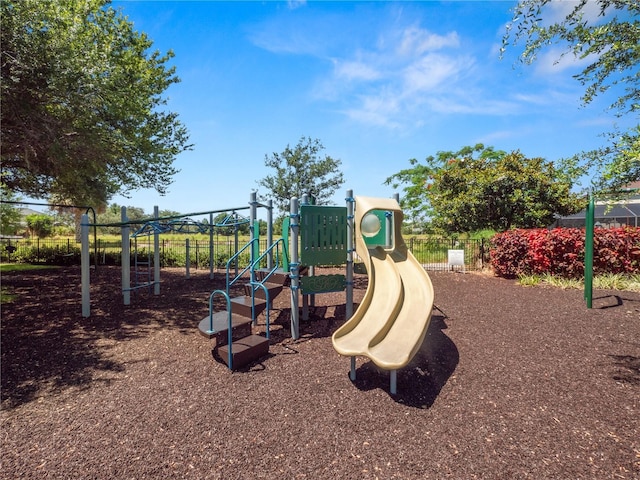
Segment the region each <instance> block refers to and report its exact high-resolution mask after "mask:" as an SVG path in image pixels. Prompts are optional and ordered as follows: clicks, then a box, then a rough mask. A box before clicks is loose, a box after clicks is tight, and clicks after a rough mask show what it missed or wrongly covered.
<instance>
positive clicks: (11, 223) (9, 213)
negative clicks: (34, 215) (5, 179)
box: [0, 183, 22, 235]
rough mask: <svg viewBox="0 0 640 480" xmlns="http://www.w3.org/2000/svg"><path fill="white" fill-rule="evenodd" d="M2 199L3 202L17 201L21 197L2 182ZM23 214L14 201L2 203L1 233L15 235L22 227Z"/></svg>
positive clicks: (0, 196)
mask: <svg viewBox="0 0 640 480" xmlns="http://www.w3.org/2000/svg"><path fill="white" fill-rule="evenodd" d="M0 200H2V201H3V202H5V201H6V202H17V201H19V200H20V199H19V198H18V197H16V195H15V194H14V193H13V192H11V191H9V190H7V187H6V186H5V185H4V184H3V183H0ZM21 219H22V215H21V214H20V209H19V208H18V207H17V206H16V205H14V204H12V203H0V234H2V235H15V234H16V233H17V232H18V229H19V228H20V220H21Z"/></svg>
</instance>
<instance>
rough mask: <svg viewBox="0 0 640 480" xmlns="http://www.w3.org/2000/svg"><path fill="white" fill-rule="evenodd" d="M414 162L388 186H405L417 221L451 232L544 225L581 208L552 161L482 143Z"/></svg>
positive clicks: (405, 201)
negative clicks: (422, 161) (494, 147)
mask: <svg viewBox="0 0 640 480" xmlns="http://www.w3.org/2000/svg"><path fill="white" fill-rule="evenodd" d="M410 163H411V165H412V167H411V168H408V169H405V170H401V171H400V172H398V173H396V174H394V175H392V176H391V177H389V178H388V179H387V180H386V183H387V184H390V185H393V187H394V188H397V187H398V186H400V185H401V184H404V185H405V187H404V189H403V190H404V193H405V195H404V199H403V206H404V207H405V208H406V209H407V210H408V212H409V214H410V216H411V217H412V218H413V220H414V221H416V222H420V221H430V222H431V224H432V226H433V227H435V228H437V229H441V230H444V231H445V232H447V233H461V232H471V231H477V230H482V229H492V230H497V231H503V230H508V229H509V228H512V227H520V228H533V227H543V226H547V225H549V224H550V223H552V222H553V220H554V218H555V216H556V215H567V214H570V213H573V212H575V211H576V210H578V209H579V208H580V206H581V204H580V200H579V197H578V196H577V195H575V194H572V193H571V192H570V189H571V182H570V181H569V180H568V179H566V178H565V177H564V176H563V175H562V174H561V173H560V172H559V171H557V170H556V169H555V168H554V166H553V164H552V163H551V162H545V161H544V160H543V159H542V158H532V159H529V158H526V157H525V156H524V155H523V154H522V153H520V152H517V151H516V152H512V153H506V152H503V151H500V150H494V149H493V147H486V148H485V147H484V145H482V144H478V145H475V146H474V147H470V146H467V147H463V148H462V149H461V150H459V151H457V152H438V153H437V154H436V156H435V157H434V156H429V157H427V159H426V161H425V163H424V164H421V163H419V162H418V161H417V160H415V159H413V160H410Z"/></svg>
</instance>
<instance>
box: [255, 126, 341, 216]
mask: <svg viewBox="0 0 640 480" xmlns="http://www.w3.org/2000/svg"><path fill="white" fill-rule="evenodd" d="M322 150H324V146H323V145H322V143H321V142H320V140H318V139H311V138H309V137H304V136H303V137H301V138H300V140H299V141H298V144H297V145H296V146H295V147H294V148H291V147H290V146H289V145H287V148H285V149H284V151H283V152H282V153H273V154H272V155H271V156H268V155H265V162H264V163H265V165H266V166H267V167H270V168H272V169H273V170H274V174H272V175H267V176H266V177H264V178H263V179H261V180H259V181H258V184H260V185H262V186H263V187H265V188H267V189H268V190H269V191H270V192H271V195H272V196H273V198H274V203H275V205H276V206H277V207H278V209H279V210H280V212H281V213H286V212H288V211H289V201H290V199H291V197H298V198H300V197H302V195H303V194H305V193H308V194H310V195H312V196H313V197H314V198H315V199H316V204H317V205H323V204H326V203H327V201H328V200H329V198H330V197H331V195H333V193H334V192H335V191H336V190H337V189H338V188H339V187H340V186H341V185H342V184H343V183H344V177H343V175H342V172H341V171H340V170H339V168H340V165H341V163H342V162H341V161H340V160H338V159H334V158H332V157H330V156H328V155H324V156H322V154H321V152H322Z"/></svg>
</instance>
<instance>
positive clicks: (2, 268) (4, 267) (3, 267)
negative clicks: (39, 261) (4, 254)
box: [0, 263, 58, 273]
mask: <svg viewBox="0 0 640 480" xmlns="http://www.w3.org/2000/svg"><path fill="white" fill-rule="evenodd" d="M52 268H58V267H56V266H54V265H32V264H30V263H2V264H0V273H9V272H28V271H31V270H50V269H52Z"/></svg>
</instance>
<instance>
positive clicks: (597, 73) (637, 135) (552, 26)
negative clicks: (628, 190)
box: [503, 0, 640, 190]
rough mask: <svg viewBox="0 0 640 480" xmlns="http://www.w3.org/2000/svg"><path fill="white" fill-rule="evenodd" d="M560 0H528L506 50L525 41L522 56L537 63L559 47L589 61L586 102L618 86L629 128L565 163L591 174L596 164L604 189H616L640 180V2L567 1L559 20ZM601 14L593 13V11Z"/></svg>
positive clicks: (618, 106)
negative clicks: (538, 58) (565, 9)
mask: <svg viewBox="0 0 640 480" xmlns="http://www.w3.org/2000/svg"><path fill="white" fill-rule="evenodd" d="M558 3H559V2H551V1H549V0H523V1H521V2H519V3H518V5H517V6H516V7H515V9H514V11H513V19H512V21H511V22H510V23H509V24H508V26H507V32H506V34H505V36H504V37H503V51H504V49H505V48H506V47H507V46H509V45H512V46H514V45H516V44H518V43H519V42H524V49H523V51H522V54H521V55H520V60H521V61H522V62H523V63H525V64H530V63H533V62H534V61H535V60H536V59H537V57H538V55H539V54H540V53H542V52H543V51H545V50H548V49H550V48H552V47H553V46H555V45H559V46H560V47H561V50H560V52H561V53H560V54H559V57H558V60H560V59H561V58H562V57H563V56H565V55H570V56H573V57H575V58H578V59H586V60H587V66H586V67H585V68H584V69H583V70H582V71H581V72H580V73H578V74H576V75H575V78H576V79H577V80H578V81H579V82H581V84H582V85H583V86H584V87H585V91H584V94H583V96H582V101H583V103H584V104H585V105H586V104H589V103H590V102H591V101H592V100H593V99H594V98H595V97H596V96H598V95H601V94H603V93H604V92H606V91H608V90H610V89H611V87H613V86H614V85H618V86H621V87H622V92H623V93H622V94H620V96H618V97H617V98H616V99H615V100H614V101H613V103H612V105H611V108H612V109H614V110H615V111H616V113H617V115H618V116H629V115H630V116H632V119H633V122H634V123H635V125H634V126H632V127H631V128H630V129H629V130H627V131H617V130H614V131H609V132H603V136H604V138H605V139H606V140H607V141H606V142H605V145H603V146H602V147H601V148H599V149H597V150H593V151H587V152H580V153H577V154H576V155H575V156H574V157H572V158H569V159H566V162H565V167H564V168H570V169H574V171H576V172H581V173H586V172H589V171H590V170H591V169H593V168H596V176H595V177H594V179H593V183H594V186H595V187H596V188H598V189H604V190H609V189H616V188H618V187H620V186H622V185H624V184H626V183H628V182H630V181H633V180H638V179H640V125H639V124H638V123H637V119H638V115H639V113H640V2H638V0H580V1H576V2H572V3H570V2H566V3H565V5H570V6H571V8H570V9H569V10H568V12H567V13H566V14H565V15H564V16H563V17H562V18H560V19H558V20H556V19H555V17H554V15H553V10H552V9H553V8H554V7H557V6H558ZM594 9H596V10H597V15H593V10H594Z"/></svg>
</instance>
